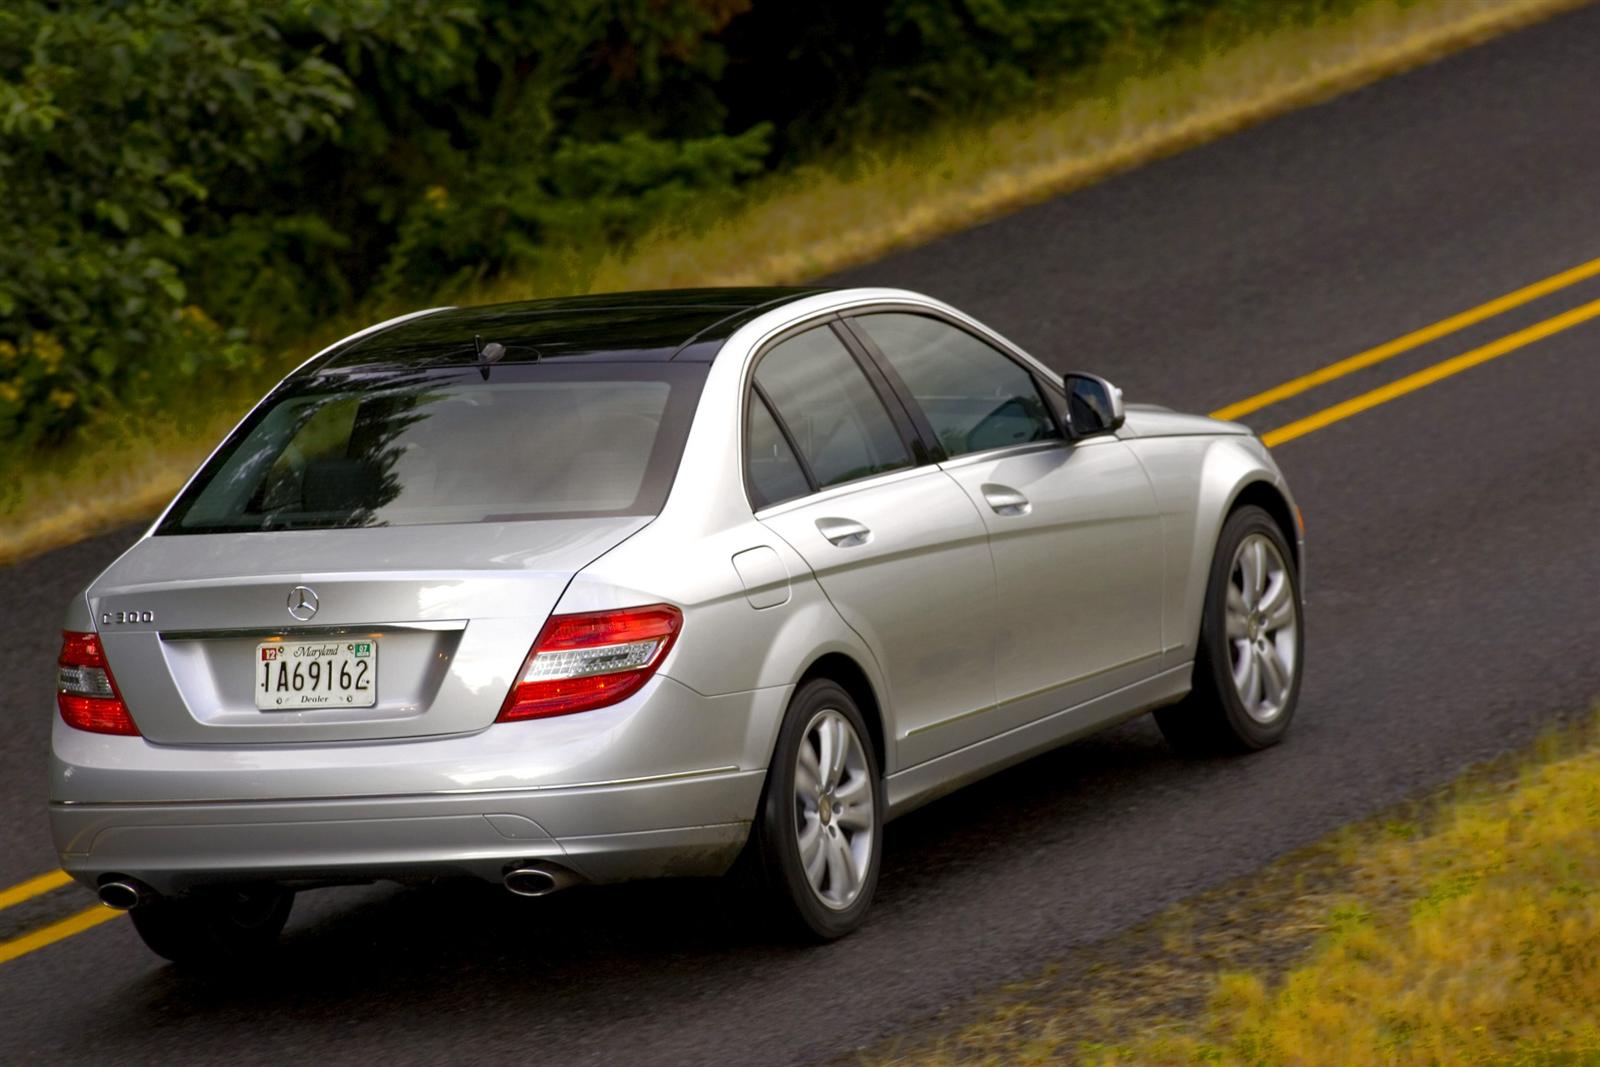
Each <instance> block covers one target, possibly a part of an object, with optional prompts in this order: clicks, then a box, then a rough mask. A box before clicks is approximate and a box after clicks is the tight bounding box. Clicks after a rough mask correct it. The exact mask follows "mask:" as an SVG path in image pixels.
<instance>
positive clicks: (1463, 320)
mask: <svg viewBox="0 0 1600 1067" xmlns="http://www.w3.org/2000/svg"><path fill="white" fill-rule="evenodd" d="M1596 275H1600V259H1591V260H1590V261H1589V262H1587V263H1582V264H1579V265H1578V266H1576V267H1573V268H1572V269H1571V270H1564V271H1562V272H1561V273H1560V274H1553V275H1551V276H1550V277H1548V278H1546V279H1544V280H1543V281H1539V282H1534V283H1533V284H1532V285H1529V286H1525V287H1524V288H1521V289H1518V290H1516V291H1515V292H1512V293H1507V294H1506V295H1505V296H1501V297H1496V298H1495V299H1493V300H1491V301H1489V302H1488V303H1487V304H1479V305H1478V306H1477V307H1475V308H1472V309H1471V310H1468V311H1463V312H1461V313H1460V314H1459V315H1452V316H1450V317H1449V318H1448V319H1444V320H1443V321H1440V322H1436V323H1434V324H1433V325H1432V326H1424V327H1423V328H1422V329H1420V330H1413V331H1412V332H1411V333H1408V334H1406V335H1405V336H1404V337H1397V338H1395V339H1394V340H1393V341H1388V342H1385V343H1384V344H1381V345H1379V346H1378V347H1376V348H1369V349H1367V350H1366V351H1365V352H1358V353H1356V354H1355V355H1353V356H1350V357H1348V358H1347V359H1341V360H1339V361H1338V362H1337V363H1330V364H1328V365H1327V366H1326V367H1322V368H1320V369H1318V370H1314V371H1312V372H1311V373H1310V374H1306V375H1302V376H1301V377H1299V378H1295V379H1293V380H1291V381H1287V382H1284V383H1283V384H1282V385H1275V386H1273V387H1272V388H1271V389H1268V390H1266V391H1265V392H1261V393H1257V394H1256V395H1255V396H1252V397H1247V398H1246V399H1244V400H1240V401H1238V402H1237V403H1234V404H1229V405H1228V406H1227V407H1225V408H1219V409H1217V410H1216V411H1213V412H1212V413H1211V417H1212V418H1214V419H1237V418H1239V417H1240V416H1241V415H1248V414H1250V413H1251V412H1252V411H1259V410H1260V409H1262V408H1264V407H1266V406H1268V405H1269V404H1276V403H1277V402H1278V401H1280V400H1287V399H1288V398H1289V397H1291V396H1299V395H1300V394H1301V393H1303V392H1305V391H1306V390H1307V389H1314V388H1316V387H1317V386H1319V385H1323V384H1326V383H1327V382H1331V381H1333V380H1334V379H1335V378H1342V377H1344V376H1345V375H1347V374H1352V373H1354V372H1355V371H1358V370H1361V369H1362V368H1364V367H1370V366H1372V365H1374V364H1376V363H1382V362H1383V361H1384V360H1386V359H1392V358H1393V357H1395V356H1398V355H1400V354H1402V353H1404V352H1409V351H1411V350H1412V349H1413V348H1419V347H1421V346H1422V345H1425V344H1427V343H1428V342H1430V341H1436V340H1438V339H1439V338H1441V337H1444V336H1445V335H1447V334H1452V333H1455V332H1456V331H1457V330H1464V329H1466V328H1467V327H1468V326H1471V325H1473V324H1474V323H1478V322H1482V321H1483V320H1484V319H1490V318H1493V317H1494V316H1496V315H1500V314H1503V313H1505V312H1507V311H1510V310H1511V309H1512V308H1517V307H1521V306H1522V305H1523V304H1527V303H1529V302H1531V301H1534V300H1537V299H1539V298H1540V297H1541V296H1548V295H1549V294H1550V293H1553V292H1555V291H1556V290H1558V289H1565V288H1566V287H1568V286H1569V285H1576V284H1577V283H1578V282H1581V281H1583V280H1584V279H1586V278H1593V277H1595V276H1596Z"/></svg>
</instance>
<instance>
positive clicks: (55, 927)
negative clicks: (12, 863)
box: [0, 871, 118, 963]
mask: <svg viewBox="0 0 1600 1067" xmlns="http://www.w3.org/2000/svg"><path fill="white" fill-rule="evenodd" d="M71 881H72V878H71V876H70V875H68V874H67V872H66V871H51V872H50V873H49V874H41V875H39V876H38V877H37V878H29V879H28V880H27V881H26V882H23V883H21V884H19V885H14V886H12V887H11V888H10V889H0V911H4V910H5V909H6V908H9V907H12V906H13V905H16V904H21V903H22V902H23V901H25V900H32V899H33V898H34V897H37V896H43V895H44V894H45V893H48V892H50V891H51V890H53V889H58V888H60V887H61V886H64V885H66V884H67V883H69V882H71ZM117 915H118V913H117V912H115V911H112V910H111V909H110V908H108V907H105V906H104V905H101V904H96V905H95V906H94V907H92V908H85V909H83V910H82V911H80V912H77V913H76V914H74V915H69V916H67V917H66V918H65V919H60V920H57V921H56V922H53V923H51V924H49V925H48V926H41V927H40V928H39V929H37V930H34V931H31V932H30V933H26V934H23V935H22V936H21V937H16V938H12V939H11V940H10V941H0V963H10V962H11V961H12V960H14V959H16V958H17V957H18V956H26V955H27V954H28V953H30V952H34V951H36V950H38V949H41V948H44V947H45V946H46V945H53V944H55V943H56V942H57V941H62V940H65V939H66V938H69V937H71V936H72V935H73V934H79V933H82V932H83V931H85V930H87V929H89V928H90V927H94V926H99V925H100V924H101V923H103V922H109V921H110V920H112V919H115V918H116V917H117Z"/></svg>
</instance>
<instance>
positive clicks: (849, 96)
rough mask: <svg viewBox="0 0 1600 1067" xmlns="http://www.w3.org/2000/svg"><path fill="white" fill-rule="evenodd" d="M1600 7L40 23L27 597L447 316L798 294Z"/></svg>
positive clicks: (674, 11)
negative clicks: (297, 377) (355, 370)
mask: <svg viewBox="0 0 1600 1067" xmlns="http://www.w3.org/2000/svg"><path fill="white" fill-rule="evenodd" d="M1577 3H1578V0H1413V2H1398V0H1139V2H1137V3H1127V2H1123V0H1070V2H1065V3H1063V2H1059V0H1013V2H1010V3H1004V4H994V3H988V2H982V0H942V2H941V0H881V2H879V3H876V4H859V3H854V2H847V0H838V2H833V3H824V4H820V5H785V4H778V3H766V2H762V3H753V2H752V0H608V2H605V3H600V4H588V3H575V2H572V0H545V2H542V3H535V4H519V3H511V2H510V0H448V2H445V3H423V2H421V0H368V2H364V3H361V4H350V5H328V4H323V3H320V2H318V0H292V2H289V3H284V4H278V5H256V4H251V3H249V2H248V0H202V2H199V3H193V2H187V0H186V2H178V0H133V2H131V3H128V4H125V5H117V6H115V7H113V8H106V7H104V6H103V5H98V4H91V3H88V2H87V0H73V2H68V3H64V4H57V3H45V2H43V0H20V2H18V3H15V4H9V5H5V6H4V8H3V9H0V193H3V194H4V195H3V196H0V469H3V470H4V472H5V477H4V478H0V563H3V562H4V561H6V560H7V559H12V558H16V557H18V556H20V555H23V554H26V553H28V552H30V551H35V550H38V549H39V548H42V547H47V546H49V545H51V544H56V543H61V542H64V541H67V540H71V539H73V538H75V537H77V536H82V535H83V534H85V533H88V532H92V531H93V530H94V529H97V528H100V527H103V526H105V525H107V524H109V523H113V522H117V521H127V520H128V519H131V518H134V517H138V516H140V515H143V514H146V513H148V512H150V511H152V510H153V509H154V508H155V507H157V506H158V505H159V504H160V503H161V502H162V501H164V500H165V499H166V498H167V497H168V496H170V495H171V493H172V492H173V491H174V490H175V488H176V486H177V484H178V483H179V481H180V480H181V478H182V477H184V476H185V475H186V474H187V473H188V471H189V470H190V469H191V468H192V467H193V466H194V464H195V463H197V462H198V460H199V459H200V458H201V457H202V456H203V455H204V452H205V450H206V449H207V448H209V446H210V445H211V443H212V442H213V441H214V440H215V438H216V437H217V436H218V435H220V434H221V433H222V432H223V431H224V430H225V429H226V428H227V426H228V425H229V424H231V422H232V421H234V420H235V419H236V418H237V417H238V416H239V415H240V414H241V413H242V412H243V410H244V409H245V408H246V406H247V405H248V404H249V403H250V401H251V400H253V399H254V398H255V397H256V396H258V395H259V394H260V392H261V391H262V390H263V389H264V388H265V387H266V385H267V384H269V383H270V382H271V381H272V380H274V379H275V378H276V377H277V376H279V375H280V374H281V373H283V372H284V371H285V370H286V369H287V368H289V367H291V366H293V365H294V364H295V363H296V362H298V361H299V360H301V359H303V358H304V357H305V356H307V355H309V354H311V353H312V352H313V351H315V350H316V349H317V348H318V347H320V346H321V345H322V344H325V343H327V342H328V341H331V340H333V339H335V338H336V337H338V336H340V335H341V334H343V333H345V332H348V331H349V330H350V329H353V328H356V327H358V326H360V325H364V324H366V323H367V322H370V321H373V320H375V319H377V318H381V317H384V316H386V315H387V314H390V313H393V312H395V311H399V310H411V309H414V308H417V307H421V306H427V305H430V304H437V303H444V302H481V301H484V300H494V299H520V298H527V297H534V296H543V295H556V294H560V293H573V292H586V291H597V290H607V289H618V288H643V287H654V286H663V285H696V284H728V283H774V282H793V281H800V280H804V279H806V278H810V277H815V276H817V275H819V274H822V273H825V272H827V271H830V270H834V269H838V268H840V267H843V266H846V265H849V264H852V263H856V262H861V261H864V260H866V259H869V258H871V257H873V256H876V255H880V254H882V253H883V252H885V251H887V250H889V249H891V248H894V247H897V246H901V245H905V244H909V243H912V242H915V241H919V240H924V239H926V238H928V237H930V236H933V235H935V234H937V233H940V232H944V231H947V230H950V229H954V228H957V227H960V226H962V225H967V224H970V223H972V222H974V221H977V220H980V219H982V218H984V217H987V216H989V215H992V214H994V213H997V212H1000V211H1004V210H1008V209H1010V208H1014V207H1016V206H1018V205H1020V204H1023V203H1026V202H1028V201H1030V200H1035V199H1039V198H1042V197H1044V196H1047V195H1050V194H1052V193H1055V192H1059V191H1061V190H1063V189H1065V188H1069V187H1071V186H1072V185H1074V184H1078V183H1081V182H1084V181H1087V180H1091V179H1093V178H1095V177H1098V176H1101V175H1103V174H1105V173H1108V172H1110V171H1112V170H1115V169H1117V168H1119V167H1124V166H1130V165H1133V164H1135V163H1137V162H1140V161H1141V160H1144V159H1147V158H1150V157H1151V156H1153V155H1157V154H1160V153H1162V152H1170V151H1174V150H1176V149H1177V148H1180V147H1182V146H1184V145H1186V144H1190V143H1194V142H1195V141H1198V140H1201V139H1204V138H1206V137H1210V136H1215V135H1217V134H1218V133H1221V132H1225V131H1227V130H1229V129H1233V128H1236V127H1238V126H1240V125H1243V124H1245V123H1248V122H1251V121H1255V120H1257V119H1259V118H1261V117H1264V116H1266V115H1268V114H1271V113H1274V112H1276V111H1279V110H1283V109H1284V108H1287V107H1291V106H1294V105H1296V104H1299V103H1304V102H1307V101H1310V100H1314V99H1317V98H1319V97H1322V96H1326V95H1328V94H1330V93H1333V92H1337V91H1340V90H1342V89H1345V88H1349V87H1350V86H1352V85H1355V84H1359V83H1361V82H1363V81H1366V80H1370V79H1371V78H1374V77H1377V76H1379V75H1381V74H1383V73H1388V72H1390V71H1393V70H1396V69H1401V68H1402V67H1404V66H1406V65H1410V64H1414V63H1417V62H1422V61H1424V60H1426V59H1428V58H1431V57H1432V56H1434V55H1437V54H1440V53H1442V52H1444V51H1448V50H1450V49H1452V48H1457V47H1461V46H1463V45H1465V44H1467V43H1470V42H1472V41H1474V40H1478V39H1481V38H1483V37H1485V36H1489V35H1492V34H1493V33H1496V32H1500V31H1502V30H1504V29H1505V28H1507V27H1509V26H1512V25H1516V24H1519V23H1521V22H1525V21H1529V20H1531V19H1533V18H1537V17H1541V16H1543V15H1544V14H1548V13H1550V12H1553V11H1555V10H1559V9H1561V8H1564V7H1571V6H1576V4H1577Z"/></svg>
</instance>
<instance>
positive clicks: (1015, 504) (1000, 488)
mask: <svg viewBox="0 0 1600 1067" xmlns="http://www.w3.org/2000/svg"><path fill="white" fill-rule="evenodd" d="M983 499H985V500H987V501H988V502H989V507H990V508H991V509H992V510H993V511H994V513H995V514H996V515H1026V514H1027V513H1028V512H1030V511H1032V510H1033V505H1032V504H1030V503H1029V502H1028V498H1027V497H1025V496H1023V495H1022V494H1021V493H1019V492H1017V491H1016V490H1015V489H1013V488H1011V487H1010V486H1009V485H996V484H995V483H993V482H985V483H984V486H983Z"/></svg>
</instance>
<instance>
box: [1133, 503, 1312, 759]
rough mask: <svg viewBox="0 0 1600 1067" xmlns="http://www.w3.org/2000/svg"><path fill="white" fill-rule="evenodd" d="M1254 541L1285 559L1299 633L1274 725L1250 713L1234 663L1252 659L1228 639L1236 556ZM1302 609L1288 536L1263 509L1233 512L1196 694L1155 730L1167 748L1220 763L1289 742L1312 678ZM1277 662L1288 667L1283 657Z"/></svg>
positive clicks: (1216, 565) (1206, 622)
mask: <svg viewBox="0 0 1600 1067" xmlns="http://www.w3.org/2000/svg"><path fill="white" fill-rule="evenodd" d="M1254 537H1262V538H1265V539H1266V540H1267V541H1269V542H1270V543H1271V545H1272V546H1273V547H1274V548H1276V550H1277V553H1278V557H1279V559H1278V561H1276V562H1281V564H1282V565H1283V568H1284V574H1285V575H1286V577H1287V581H1288V582H1289V586H1290V587H1289V590H1288V593H1289V596H1290V603H1291V604H1292V606H1293V611H1294V616H1293V622H1294V633H1293V635H1292V638H1287V637H1286V638H1285V642H1286V643H1287V644H1288V645H1289V646H1290V647H1291V648H1292V649H1293V660H1292V671H1291V674H1290V678H1289V684H1288V687H1287V696H1285V697H1284V698H1283V699H1282V700H1281V702H1279V703H1278V705H1277V706H1278V708H1279V710H1277V711H1276V713H1275V714H1273V715H1271V717H1270V718H1268V719H1267V721H1262V716H1261V715H1259V714H1258V715H1252V714H1251V713H1250V712H1249V711H1248V710H1247V708H1246V704H1245V701H1244V699H1243V698H1242V697H1241V696H1240V694H1239V690H1238V687H1237V686H1236V685H1235V684H1234V677H1233V669H1234V663H1235V658H1236V657H1237V656H1241V655H1247V654H1248V653H1247V651H1241V650H1240V649H1239V646H1238V645H1237V644H1236V643H1235V642H1234V641H1233V640H1230V638H1229V637H1228V633H1227V626H1228V619H1227V616H1228V587H1229V586H1230V585H1232V584H1234V583H1235V581H1236V578H1237V577H1238V576H1239V572H1238V571H1237V570H1236V569H1235V566H1234V562H1235V556H1236V554H1238V552H1239V550H1240V546H1241V545H1243V544H1244V543H1245V542H1246V541H1248V540H1250V539H1252V538H1254ZM1235 588H1236V589H1237V588H1238V587H1237V586H1236V587H1235ZM1302 608H1303V604H1302V600H1301V592H1300V575H1299V572H1298V571H1297V570H1296V568H1295V560H1294V553H1293V551H1291V549H1290V547H1289V542H1288V540H1287V539H1286V538H1285V537H1284V534H1283V531H1282V530H1281V529H1279V528H1278V524H1277V523H1276V522H1274V521H1273V520H1272V516H1270V515H1268V514H1267V513H1266V512H1265V511H1263V510H1262V509H1261V508H1258V507H1254V506H1246V507H1242V508H1239V509H1238V510H1236V511H1234V512H1233V513H1232V514H1231V515H1229V516H1228V518H1227V521H1226V522H1224V523H1223V524H1222V533H1221V534H1220V535H1219V536H1218V538H1217V550H1216V554H1215V556H1214V557H1213V558H1212V561H1211V574H1210V578H1209V580H1208V581H1207V584H1206V600H1205V605H1204V607H1203V608H1202V611H1201V617H1200V643H1199V649H1198V651H1197V652H1196V654H1195V661H1194V688H1193V689H1192V690H1191V691H1190V693H1189V695H1188V696H1187V697H1185V698H1184V699H1183V700H1182V701H1180V702H1179V703H1177V704H1173V705H1171V706H1170V707H1166V708H1162V709H1160V710H1159V711H1157V712H1156V713H1155V717H1156V724H1157V725H1158V726H1160V727H1161V733H1162V735H1163V736H1164V737H1165V738H1166V739H1167V743H1168V744H1170V745H1171V746H1172V747H1173V748H1174V749H1176V750H1177V751H1179V752H1182V753H1185V754H1194V755H1216V754H1223V753H1238V752H1253V751H1256V750H1258V749H1262V748H1266V747H1267V746H1269V745H1275V744H1277V743H1278V742H1279V741H1281V740H1282V739H1283V735H1284V734H1285V732H1287V731H1288V729H1289V723H1290V721H1291V720H1292V719H1293V718H1294V712H1295V705H1296V703H1297V702H1298V701H1299V697H1300V679H1301V678H1302V677H1303V676H1304V674H1305V669H1304V668H1305V625H1304V614H1305V613H1304V611H1303V610H1302ZM1252 618H1254V616H1253V615H1252ZM1249 634H1250V636H1249V637H1247V638H1245V640H1246V643H1247V644H1248V643H1249V642H1250V641H1253V640H1260V639H1262V638H1258V637H1256V636H1255V631H1254V630H1253V629H1252V630H1251V631H1249ZM1265 639H1266V640H1267V641H1268V642H1269V643H1271V642H1273V641H1275V639H1276V638H1275V637H1273V636H1267V637H1266V638H1265ZM1274 647H1276V646H1274ZM1275 662H1279V663H1281V662H1282V657H1281V656H1279V657H1278V659H1277V660H1276V661H1275Z"/></svg>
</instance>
